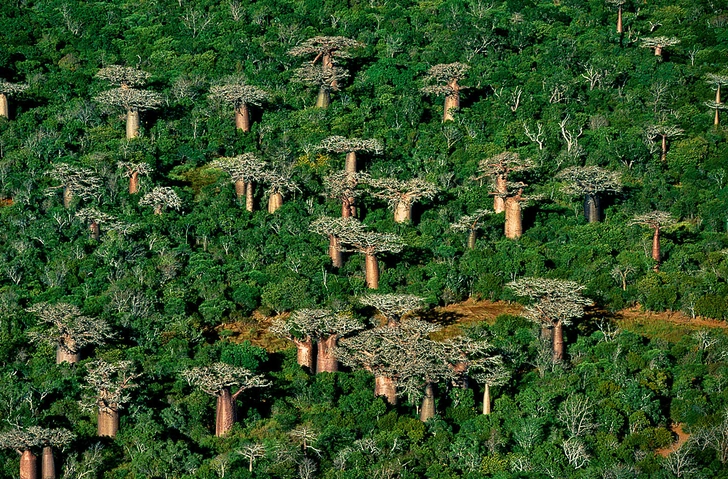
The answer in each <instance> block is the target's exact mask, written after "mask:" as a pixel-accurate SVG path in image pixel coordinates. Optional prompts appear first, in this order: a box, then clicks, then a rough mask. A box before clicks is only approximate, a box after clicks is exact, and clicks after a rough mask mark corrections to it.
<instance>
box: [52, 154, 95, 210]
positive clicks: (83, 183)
mask: <svg viewBox="0 0 728 479" xmlns="http://www.w3.org/2000/svg"><path fill="white" fill-rule="evenodd" d="M46 175H48V176H50V177H51V178H52V179H53V180H54V181H56V182H58V183H60V185H59V186H54V187H50V188H48V190H47V192H46V194H48V195H55V194H56V193H55V192H56V190H58V189H60V190H62V191H63V206H64V207H66V208H70V207H71V203H72V202H73V198H74V196H77V197H79V198H81V199H82V200H84V201H88V200H91V199H94V198H98V196H99V195H100V192H101V185H102V181H101V178H99V177H98V176H97V175H96V173H95V172H94V171H93V170H91V169H89V168H83V167H80V166H73V165H69V164H68V163H56V164H54V165H53V167H52V168H51V169H50V170H49V171H48V172H46Z"/></svg>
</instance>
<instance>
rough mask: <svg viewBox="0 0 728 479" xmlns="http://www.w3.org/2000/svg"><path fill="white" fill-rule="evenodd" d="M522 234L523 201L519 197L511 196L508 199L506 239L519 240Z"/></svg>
mask: <svg viewBox="0 0 728 479" xmlns="http://www.w3.org/2000/svg"><path fill="white" fill-rule="evenodd" d="M522 234H523V221H522V219H521V199H520V198H519V197H517V196H509V197H508V198H506V224H505V235H506V238H511V239H518V238H520V237H521V235H522Z"/></svg>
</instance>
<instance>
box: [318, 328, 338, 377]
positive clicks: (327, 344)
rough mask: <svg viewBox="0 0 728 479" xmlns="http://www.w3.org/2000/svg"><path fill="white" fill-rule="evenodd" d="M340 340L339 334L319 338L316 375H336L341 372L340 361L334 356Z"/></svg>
mask: <svg viewBox="0 0 728 479" xmlns="http://www.w3.org/2000/svg"><path fill="white" fill-rule="evenodd" d="M338 339H339V335H338V334H332V335H331V336H329V337H327V338H319V340H318V349H317V350H316V373H317V374H318V373H335V372H336V371H338V370H339V361H337V360H336V356H335V355H334V348H335V347H336V342H337V341H338Z"/></svg>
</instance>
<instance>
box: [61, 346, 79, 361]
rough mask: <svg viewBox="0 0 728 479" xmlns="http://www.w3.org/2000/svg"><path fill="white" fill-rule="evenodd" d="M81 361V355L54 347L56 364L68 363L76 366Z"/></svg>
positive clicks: (63, 347)
mask: <svg viewBox="0 0 728 479" xmlns="http://www.w3.org/2000/svg"><path fill="white" fill-rule="evenodd" d="M80 359H81V354H80V353H78V352H75V353H73V352H71V351H69V350H68V348H67V347H66V346H63V345H60V344H59V345H58V346H57V347H56V364H61V363H69V364H76V363H77V362H78V361H80Z"/></svg>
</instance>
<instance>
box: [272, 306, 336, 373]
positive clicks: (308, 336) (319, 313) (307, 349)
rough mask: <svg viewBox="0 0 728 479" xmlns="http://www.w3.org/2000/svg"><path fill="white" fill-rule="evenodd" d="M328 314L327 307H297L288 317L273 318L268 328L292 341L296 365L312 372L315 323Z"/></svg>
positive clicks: (313, 369)
mask: <svg viewBox="0 0 728 479" xmlns="http://www.w3.org/2000/svg"><path fill="white" fill-rule="evenodd" d="M329 314H331V312H330V311H329V310H327V309H298V310H296V311H293V312H292V313H291V315H290V316H289V317H288V318H277V319H275V320H274V321H273V324H272V325H271V326H270V328H269V330H270V332H271V333H273V334H275V335H276V336H278V337H281V338H286V339H288V340H290V341H293V344H295V345H296V361H297V362H298V365H299V366H301V367H304V368H306V369H308V370H309V371H311V372H314V371H315V368H314V363H315V356H316V352H315V349H314V348H315V344H314V341H315V338H316V325H317V324H318V323H319V322H320V321H321V319H322V318H324V317H326V316H328V315H329Z"/></svg>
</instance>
